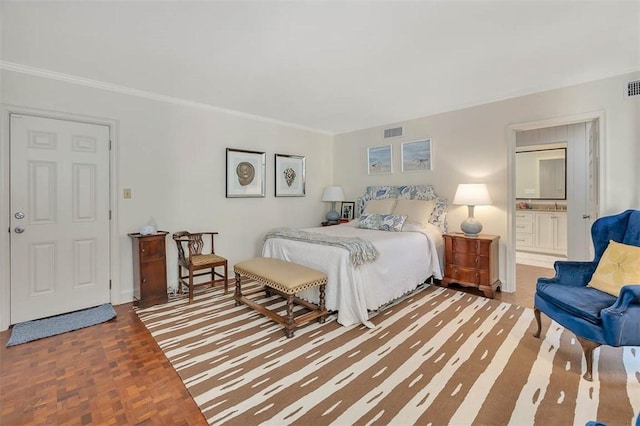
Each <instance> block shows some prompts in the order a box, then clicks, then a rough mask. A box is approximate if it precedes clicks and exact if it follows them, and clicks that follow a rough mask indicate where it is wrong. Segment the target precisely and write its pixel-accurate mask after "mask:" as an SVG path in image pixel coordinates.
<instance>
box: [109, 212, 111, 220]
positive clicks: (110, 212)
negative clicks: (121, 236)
mask: <svg viewBox="0 0 640 426" xmlns="http://www.w3.org/2000/svg"><path fill="white" fill-rule="evenodd" d="M109 220H111V210H109Z"/></svg>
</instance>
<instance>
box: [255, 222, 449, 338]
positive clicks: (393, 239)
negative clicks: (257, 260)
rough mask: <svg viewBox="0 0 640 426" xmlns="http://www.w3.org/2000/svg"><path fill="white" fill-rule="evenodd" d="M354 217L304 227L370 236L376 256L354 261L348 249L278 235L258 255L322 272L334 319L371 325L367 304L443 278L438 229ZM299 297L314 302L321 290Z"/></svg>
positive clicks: (378, 303) (374, 306) (374, 304)
mask: <svg viewBox="0 0 640 426" xmlns="http://www.w3.org/2000/svg"><path fill="white" fill-rule="evenodd" d="M357 222H358V221H357V220H355V221H352V222H349V223H345V224H341V225H336V226H326V227H319V228H307V229H305V231H309V232H318V233H322V234H328V235H335V236H343V237H360V238H362V239H365V240H369V241H371V242H372V243H373V244H374V245H375V247H376V248H377V249H378V252H379V253H380V255H379V256H378V258H377V259H376V260H375V261H374V262H371V263H366V264H364V265H362V266H359V267H354V266H352V265H351V262H350V260H349V252H348V251H347V250H346V249H343V248H339V247H332V246H325V245H320V244H311V243H305V242H301V241H292V240H287V239H282V238H269V239H268V240H266V241H265V243H264V245H263V247H262V255H263V256H264V257H274V258H278V259H283V260H287V261H289V262H293V263H298V264H300V265H305V266H308V267H310V268H314V269H317V270H319V271H322V272H324V273H325V274H327V277H328V283H327V287H326V305H327V309H329V310H330V311H338V322H339V323H340V324H342V325H344V326H348V325H352V324H357V323H362V324H364V325H366V326H367V327H373V324H372V323H371V322H370V321H369V315H368V310H374V309H377V308H379V307H380V306H382V305H384V304H385V303H388V302H390V301H392V300H394V299H396V298H398V297H400V296H402V295H403V294H405V293H407V292H409V291H411V290H413V289H414V288H416V287H417V286H418V285H419V284H421V283H423V282H424V281H425V280H426V279H427V278H429V277H430V276H432V275H433V276H434V278H437V279H442V262H441V259H442V253H443V243H442V233H441V232H440V231H439V230H438V228H436V227H435V226H433V225H428V227H427V228H421V227H418V226H412V225H409V224H405V226H404V228H403V231H402V232H388V231H376V230H370V229H360V228H356V227H355V225H356V224H357ZM299 297H301V298H303V299H306V300H309V301H311V302H314V303H318V299H319V292H318V289H317V288H313V289H310V290H305V291H303V292H301V293H300V294H299Z"/></svg>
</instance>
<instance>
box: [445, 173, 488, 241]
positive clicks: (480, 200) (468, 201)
mask: <svg viewBox="0 0 640 426" xmlns="http://www.w3.org/2000/svg"><path fill="white" fill-rule="evenodd" d="M453 204H460V205H466V206H467V207H468V208H469V217H468V218H466V219H465V220H464V221H462V223H461V224H460V229H462V232H464V235H465V236H467V237H477V236H478V234H480V231H482V224H481V223H480V222H478V221H477V220H476V218H475V217H473V209H474V207H475V206H488V205H490V204H491V197H490V196H489V191H488V190H487V185H485V184H484V183H461V184H459V185H458V189H457V190H456V195H455V196H454V197H453Z"/></svg>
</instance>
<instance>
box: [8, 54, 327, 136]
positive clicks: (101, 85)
mask: <svg viewBox="0 0 640 426" xmlns="http://www.w3.org/2000/svg"><path fill="white" fill-rule="evenodd" d="M0 69H3V70H7V71H13V72H18V73H21V74H28V75H33V76H37V77H42V78H49V79H52V80H58V81H64V82H66V83H71V84H77V85H80V86H87V87H91V88H94V89H99V90H106V91H110V92H116V93H121V94H124V95H129V96H136V97H139V98H144V99H150V100H153V101H158V102H166V103H170V104H175V105H182V106H186V107H190V108H198V109H205V110H209V111H215V112H218V113H222V114H228V115H232V116H235V117H241V118H246V119H249V120H255V121H261V122H263V123H269V124H277V125H279V126H285V127H291V128H294V129H299V130H305V131H308V132H313V133H321V134H324V135H329V136H333V135H334V134H333V133H332V132H328V131H326V130H319V129H313V128H310V127H305V126H301V125H298V124H294V123H289V122H286V121H280V120H275V119H273V118H268V117H263V116H261V115H255V114H248V113H245V112H241V111H236V110H232V109H227V108H222V107H218V106H215V105H209V104H206V103H202V102H194V101H189V100H186V99H181V98H176V97H173V96H166V95H162V94H160V93H155V92H150V91H147V90H140V89H134V88H131V87H126V86H119V85H117V84H111V83H105V82H103V81H99V80H91V79H88V78H83V77H78V76H75V75H71V74H64V73H60V72H55V71H51V70H47V69H43V68H36V67H31V66H28V65H23V64H18V63H15V62H8V61H0Z"/></svg>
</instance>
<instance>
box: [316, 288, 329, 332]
mask: <svg viewBox="0 0 640 426" xmlns="http://www.w3.org/2000/svg"><path fill="white" fill-rule="evenodd" d="M325 287H326V286H325V285H324V284H322V285H321V286H320V300H319V302H320V304H319V308H320V312H325V303H326V301H325ZM326 319H327V314H326V312H325V314H324V315H322V316H321V317H320V318H318V322H319V323H320V324H324V322H325V320H326Z"/></svg>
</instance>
